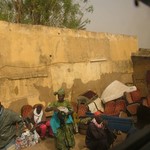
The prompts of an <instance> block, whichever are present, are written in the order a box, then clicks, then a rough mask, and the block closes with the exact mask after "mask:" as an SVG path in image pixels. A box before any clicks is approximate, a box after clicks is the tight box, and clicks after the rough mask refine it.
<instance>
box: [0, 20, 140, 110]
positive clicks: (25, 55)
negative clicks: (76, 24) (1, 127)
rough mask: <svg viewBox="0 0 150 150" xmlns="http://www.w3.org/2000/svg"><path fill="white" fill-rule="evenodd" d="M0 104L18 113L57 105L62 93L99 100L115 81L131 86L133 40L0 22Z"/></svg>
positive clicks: (106, 34)
mask: <svg viewBox="0 0 150 150" xmlns="http://www.w3.org/2000/svg"><path fill="white" fill-rule="evenodd" d="M0 35H1V36H0V100H1V102H2V104H3V105H4V106H6V107H9V108H12V109H15V110H16V111H19V110H20V107H21V106H22V105H24V104H31V105H34V104H35V103H42V104H44V105H47V103H48V102H51V101H52V100H55V97H54V96H53V92H54V91H56V90H58V89H59V88H60V87H63V88H64V89H65V90H66V97H68V98H69V99H70V101H76V98H77V96H78V95H79V94H81V93H83V92H85V91H86V90H88V89H91V90H93V91H95V92H96V93H98V95H99V96H100V95H101V93H102V92H103V90H104V88H105V87H106V86H107V85H108V84H110V83H111V82H112V81H114V80H119V81H121V82H123V83H127V82H132V72H133V67H132V61H131V53H133V52H136V51H138V41H137V38H136V37H134V36H127V35H114V34H108V33H94V32H87V31H80V30H69V29H60V28H51V27H45V26H31V25H20V24H11V23H7V22H2V21H1V22H0Z"/></svg>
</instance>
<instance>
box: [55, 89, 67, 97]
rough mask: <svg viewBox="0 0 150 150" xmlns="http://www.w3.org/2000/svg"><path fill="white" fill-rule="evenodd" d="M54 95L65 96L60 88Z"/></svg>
mask: <svg viewBox="0 0 150 150" xmlns="http://www.w3.org/2000/svg"><path fill="white" fill-rule="evenodd" d="M54 95H65V90H64V89H63V88H60V89H59V90H58V91H57V92H54Z"/></svg>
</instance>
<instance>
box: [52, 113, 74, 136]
mask: <svg viewBox="0 0 150 150" xmlns="http://www.w3.org/2000/svg"><path fill="white" fill-rule="evenodd" d="M57 114H58V112H54V114H53V116H52V118H51V120H50V125H51V128H52V130H53V133H54V134H56V133H57V129H58V128H60V120H59V118H58V115H57ZM68 123H73V119H72V117H71V115H69V116H68V118H67V120H66V124H68Z"/></svg>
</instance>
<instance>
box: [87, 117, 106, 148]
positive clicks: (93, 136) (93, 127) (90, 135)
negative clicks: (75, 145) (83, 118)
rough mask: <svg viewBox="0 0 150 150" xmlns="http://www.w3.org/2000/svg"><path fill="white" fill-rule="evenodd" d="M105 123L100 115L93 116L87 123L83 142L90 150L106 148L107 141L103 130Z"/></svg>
mask: <svg viewBox="0 0 150 150" xmlns="http://www.w3.org/2000/svg"><path fill="white" fill-rule="evenodd" d="M105 126H106V123H105V122H104V121H103V120H102V119H101V117H100V116H95V117H94V118H93V119H92V121H90V122H89V123H88V128H87V131H86V137H85V143H86V146H87V147H88V148H89V149H90V150H108V148H109V143H108V140H107V133H106V132H105Z"/></svg>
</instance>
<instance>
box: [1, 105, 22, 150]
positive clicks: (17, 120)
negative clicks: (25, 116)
mask: <svg viewBox="0 0 150 150" xmlns="http://www.w3.org/2000/svg"><path fill="white" fill-rule="evenodd" d="M23 129H24V124H23V121H22V118H21V117H20V116H19V115H18V114H17V113H15V112H13V111H12V110H9V109H6V108H4V107H3V106H2V105H1V103H0V149H3V148H5V147H9V145H10V143H12V144H14V143H15V138H16V136H20V135H21V133H22V132H23Z"/></svg>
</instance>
